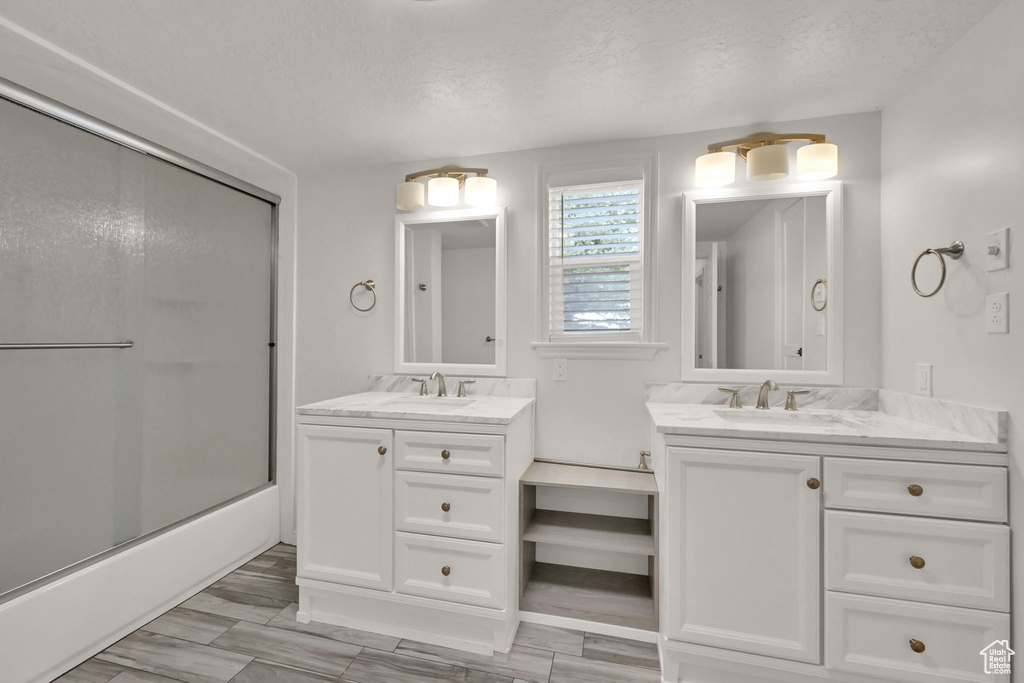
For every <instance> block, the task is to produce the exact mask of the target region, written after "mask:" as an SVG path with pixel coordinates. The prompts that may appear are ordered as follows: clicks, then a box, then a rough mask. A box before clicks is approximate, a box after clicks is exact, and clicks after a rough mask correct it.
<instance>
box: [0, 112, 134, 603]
mask: <svg viewBox="0 0 1024 683" xmlns="http://www.w3.org/2000/svg"><path fill="white" fill-rule="evenodd" d="M0 149H2V150H3V162H2V163H0V344H24V343H75V342H117V341H122V340H126V339H130V338H131V337H132V335H133V332H138V331H139V330H141V323H142V296H141V292H142V248H143V246H144V245H143V239H142V236H143V232H144V230H143V210H144V206H143V197H142V195H143V191H144V186H143V182H144V174H143V170H144V166H143V162H144V158H143V157H142V155H140V154H137V153H135V152H131V151H129V150H126V149H125V148H123V147H120V146H118V145H116V144H114V143H111V142H108V141H106V140H104V139H102V138H98V137H96V136H93V135H89V134H87V133H84V132H83V131H81V130H78V129H76V128H72V127H70V126H68V125H66V124H63V123H60V122H58V121H55V120H53V119H50V118H47V117H44V116H42V115H40V114H38V113H35V112H33V111H30V110H28V109H24V108H22V107H19V106H17V105H15V104H12V103H10V102H7V101H6V100H0ZM0 388H2V391H0V593H4V592H6V591H8V590H10V589H12V588H15V587H17V586H20V585H22V584H25V583H27V582H29V581H32V580H35V579H37V578H40V577H42V576H44V575H46V574H49V573H51V572H54V571H57V570H59V569H62V568H63V567H65V566H67V565H70V564H73V563H75V562H78V561H80V560H82V559H85V558H87V557H90V556H91V555H94V554H97V553H100V552H103V551H105V550H107V549H109V548H111V547H112V546H114V545H116V544H118V543H121V542H123V541H125V540H128V539H130V538H133V537H135V536H136V535H138V533H139V498H138V492H137V485H136V484H135V483H134V479H135V478H136V474H135V472H136V468H135V466H134V464H135V463H137V462H138V458H137V454H138V452H139V450H140V448H141V445H142V441H141V408H140V406H141V397H142V363H141V354H140V353H139V352H138V350H136V349H82V350H0Z"/></svg>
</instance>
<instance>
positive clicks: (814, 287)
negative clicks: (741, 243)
mask: <svg viewBox="0 0 1024 683" xmlns="http://www.w3.org/2000/svg"><path fill="white" fill-rule="evenodd" d="M818 285H821V286H822V287H824V288H825V300H824V301H823V302H822V303H821V308H818V302H817V301H815V300H814V292H815V291H817V289H818ZM826 306H828V280H826V279H825V278H823V277H819V278H818V279H817V280H816V281H815V282H814V284H813V285H811V308H813V309H814V310H816V311H824V310H825V307H826Z"/></svg>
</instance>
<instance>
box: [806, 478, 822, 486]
mask: <svg viewBox="0 0 1024 683" xmlns="http://www.w3.org/2000/svg"><path fill="white" fill-rule="evenodd" d="M820 486H821V482H820V481H818V480H817V479H815V478H814V477H811V478H810V479H808V480H807V488H809V489H817V488H819V487H820Z"/></svg>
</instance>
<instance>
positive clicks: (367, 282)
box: [348, 280, 377, 313]
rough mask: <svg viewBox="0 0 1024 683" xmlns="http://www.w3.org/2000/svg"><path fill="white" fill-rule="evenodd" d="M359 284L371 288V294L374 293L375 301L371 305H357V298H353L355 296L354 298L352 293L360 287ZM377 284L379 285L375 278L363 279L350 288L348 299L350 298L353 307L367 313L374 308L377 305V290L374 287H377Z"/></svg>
mask: <svg viewBox="0 0 1024 683" xmlns="http://www.w3.org/2000/svg"><path fill="white" fill-rule="evenodd" d="M359 286H363V287H365V288H366V289H368V290H370V293H371V294H373V303H372V304H370V305H369V306H367V307H366V308H359V306H357V305H356V302H355V300H353V298H352V295H353V294H355V291H356V287H359ZM376 286H377V283H375V282H374V281H373V280H363V281H362V282H357V283H355V284H354V285H352V289H350V290H349V291H348V300H349V303H351V304H352V308H354V309H356V310H357V311H362V312H363V313H366V312H367V311H369V310H370V309H372V308H373V307H374V306H376V305H377V290H376V289H374V287H376Z"/></svg>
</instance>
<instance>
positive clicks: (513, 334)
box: [296, 113, 881, 465]
mask: <svg viewBox="0 0 1024 683" xmlns="http://www.w3.org/2000/svg"><path fill="white" fill-rule="evenodd" d="M759 130H772V131H783V132H785V131H795V130H799V131H805V130H807V131H813V132H821V133H825V134H826V135H827V136H828V137H829V139H834V140H835V141H836V142H837V143H838V144H839V146H840V149H841V150H842V160H841V176H840V177H841V179H842V180H843V181H844V182H845V193H846V194H845V201H844V210H845V215H844V220H845V228H846V229H845V232H846V256H845V261H846V273H847V284H846V291H847V292H848V295H847V301H846V307H847V314H846V329H847V344H846V348H847V349H848V351H847V354H848V355H847V358H846V362H845V377H846V383H847V384H848V385H850V386H876V385H877V384H878V382H879V367H880V364H881V359H880V355H879V334H880V332H879V325H880V323H879V316H878V306H879V277H878V261H879V239H878V232H879V228H878V224H879V207H878V193H879V185H878V183H879V156H878V149H879V144H880V143H879V139H880V138H879V136H880V117H879V114H877V113H865V114H853V115H845V116H835V117H829V118H822V119H809V120H805V121H798V122H779V123H771V124H758V125H756V126H750V127H746V128H731V129H724V130H716V131H705V132H701V133H689V134H681V135H671V136H664V137H655V138H643V139H638V140H620V141H613V142H602V143H594V144H587V145H577V146H571V147H560V148H548V149H540V150H528V151H523V152H512V153H504V154H493V155H485V156H479V157H473V158H445V159H439V160H420V161H412V162H409V163H404V164H392V165H386V166H378V167H370V168H361V169H358V170H344V169H342V165H343V163H344V160H339V169H338V170H335V171H334V172H327V173H322V174H313V175H303V176H302V177H301V178H300V198H301V207H300V221H301V225H302V231H301V235H300V240H299V254H298V292H299V306H298V318H297V325H298V333H297V334H298V347H297V350H298V356H297V362H298V366H297V372H296V397H297V400H298V402H299V403H300V404H301V403H308V402H311V401H316V400H321V399H326V398H330V397H333V396H339V395H342V394H347V393H353V392H357V391H360V390H363V389H364V388H365V386H366V375H367V374H368V373H371V372H377V373H380V372H384V373H386V372H390V371H392V370H393V367H392V353H393V350H392V349H393V343H394V329H393V327H394V322H393V321H394V283H395V272H394V270H395V263H394V261H395V257H394V249H395V245H394V237H393V230H392V229H391V227H392V225H393V224H394V214H395V208H394V206H395V204H394V202H395V196H394V193H395V185H396V184H397V183H398V182H399V181H401V180H402V178H403V177H404V176H405V174H406V173H410V172H414V171H416V170H419V169H421V168H430V167H432V166H434V165H441V164H446V163H459V164H462V165H466V166H474V167H485V168H489V169H490V175H491V176H493V177H494V178H497V179H498V183H499V191H498V194H499V197H498V201H499V203H501V204H504V205H507V206H508V215H509V225H508V232H509V238H508V244H509V259H508V263H509V300H508V309H509V313H508V323H509V333H508V375H509V376H510V377H533V378H536V379H537V380H538V384H537V390H538V405H537V407H538V410H537V457H540V458H555V459H562V460H578V461H587V462H598V463H616V464H628V465H634V464H636V463H637V462H639V456H638V453H639V451H640V450H643V449H645V448H646V447H647V446H649V441H650V434H649V425H648V422H647V417H646V412H645V410H644V382H646V381H678V380H679V378H680V376H681V375H680V362H681V359H680V356H679V354H680V350H679V342H680V313H679V310H680V301H681V299H680V289H681V282H680V263H681V256H680V249H681V223H682V201H681V199H680V195H681V194H682V192H683V191H684V190H688V189H692V187H693V175H692V174H693V161H694V159H695V158H696V157H697V156H699V155H700V154H702V153H704V152H705V151H706V149H707V145H708V143H711V142H716V141H718V140H726V139H730V138H736V137H741V136H743V135H746V134H748V133H753V132H756V131H759ZM651 154H656V155H657V160H658V169H657V177H658V180H659V187H658V188H657V201H658V207H657V208H658V217H659V225H658V226H657V230H658V236H657V251H656V253H655V254H654V260H655V263H656V266H657V299H656V300H657V306H656V307H657V314H658V321H657V325H656V330H655V334H654V337H655V340H656V341H663V342H666V343H668V344H669V349H667V350H665V351H661V352H659V353H658V355H657V356H656V357H655V358H654V359H653V360H650V361H596V360H595V361H586V360H575V359H573V360H570V361H569V364H568V378H569V379H568V381H567V382H554V381H552V379H551V373H552V368H551V361H550V360H542V359H540V358H538V357H537V355H536V352H534V351H533V349H532V348H531V347H530V342H533V341H536V340H537V321H538V316H537V305H538V300H537V297H538V295H537V282H538V264H539V255H538V249H539V241H540V232H539V231H540V226H539V225H538V221H539V214H540V209H539V207H538V200H539V198H540V188H539V183H540V180H539V178H540V172H541V169H542V168H543V167H545V166H555V165H558V166H565V165H570V164H577V163H579V164H582V163H587V162H595V163H599V162H605V163H611V162H615V161H616V160H619V159H622V158H631V159H636V158H639V157H643V156H645V155H646V156H649V155H651ZM745 183H746V181H745V180H744V181H742V182H741V183H738V184H740V185H742V184H745ZM366 278H373V279H374V280H375V281H376V282H377V283H379V284H378V287H377V291H378V293H379V296H380V302H379V304H378V306H377V308H376V309H374V310H373V311H372V312H370V313H368V314H361V313H358V312H356V311H354V310H353V309H352V308H351V307H350V306H349V305H348V299H347V292H348V290H349V289H350V288H351V287H352V285H353V284H354V283H356V282H359V281H360V280H365V279H366Z"/></svg>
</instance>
